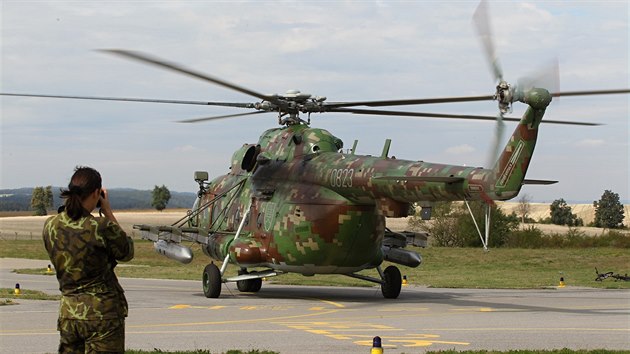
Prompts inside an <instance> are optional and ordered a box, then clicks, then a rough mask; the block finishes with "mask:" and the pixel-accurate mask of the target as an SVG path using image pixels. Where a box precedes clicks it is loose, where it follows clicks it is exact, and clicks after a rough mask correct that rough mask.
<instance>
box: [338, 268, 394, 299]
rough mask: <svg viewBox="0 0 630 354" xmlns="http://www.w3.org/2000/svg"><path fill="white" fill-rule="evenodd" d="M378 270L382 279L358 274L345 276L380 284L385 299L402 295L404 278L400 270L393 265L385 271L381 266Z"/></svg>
mask: <svg viewBox="0 0 630 354" xmlns="http://www.w3.org/2000/svg"><path fill="white" fill-rule="evenodd" d="M376 270H377V271H378V275H380V277H381V278H380V279H378V278H374V277H371V276H367V275H363V274H356V273H349V274H345V275H347V276H349V277H351V278H356V279H361V280H367V281H369V282H372V283H376V284H380V285H381V292H382V293H383V297H385V298H386V299H395V298H397V297H398V295H400V290H401V289H402V276H401V275H400V270H398V268H397V267H396V266H393V265H390V266H389V267H387V268H385V271H382V270H381V266H378V267H376Z"/></svg>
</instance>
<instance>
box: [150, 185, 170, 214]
mask: <svg viewBox="0 0 630 354" xmlns="http://www.w3.org/2000/svg"><path fill="white" fill-rule="evenodd" d="M152 195H153V201H152V202H151V206H152V207H154V208H155V209H157V210H158V211H162V210H164V209H165V208H166V204H168V201H169V200H170V199H171V192H170V191H169V190H168V188H166V186H165V185H162V187H158V186H155V188H153V193H152Z"/></svg>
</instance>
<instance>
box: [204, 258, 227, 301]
mask: <svg viewBox="0 0 630 354" xmlns="http://www.w3.org/2000/svg"><path fill="white" fill-rule="evenodd" d="M202 283H203V294H204V295H205V296H206V297H208V298H218V297H219V295H221V283H222V281H221V272H220V271H219V268H218V267H217V266H216V265H215V264H214V263H210V264H208V265H207V266H206V268H204V270H203V276H202Z"/></svg>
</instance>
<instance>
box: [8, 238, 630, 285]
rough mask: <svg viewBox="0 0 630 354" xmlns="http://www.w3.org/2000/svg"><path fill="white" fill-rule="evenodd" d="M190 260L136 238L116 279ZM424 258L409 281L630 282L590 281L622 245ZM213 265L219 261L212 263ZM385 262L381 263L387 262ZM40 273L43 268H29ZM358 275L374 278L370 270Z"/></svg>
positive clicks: (173, 270)
mask: <svg viewBox="0 0 630 354" xmlns="http://www.w3.org/2000/svg"><path fill="white" fill-rule="evenodd" d="M192 249H193V252H194V254H195V257H194V259H193V262H192V263H191V264H188V265H183V264H180V263H178V262H175V261H173V260H170V259H168V258H166V257H163V256H161V255H158V254H156V253H155V251H154V250H153V244H152V243H151V242H147V241H136V256H135V258H134V259H133V260H132V261H131V262H128V263H126V264H121V265H119V267H118V268H116V272H117V274H118V275H119V276H121V277H137V278H162V279H189V280H200V279H201V274H202V272H203V268H204V267H205V266H206V264H208V263H209V262H210V261H211V260H210V259H209V258H208V257H206V256H205V255H204V254H203V253H202V252H201V249H200V248H199V246H198V245H192ZM416 251H418V252H419V253H420V254H421V255H422V256H423V264H422V265H421V266H420V267H418V268H408V267H404V266H399V268H400V270H401V272H402V274H403V275H405V276H407V279H408V280H409V282H410V284H413V285H422V286H431V287H440V288H441V287H446V288H449V287H456V288H507V289H511V288H514V289H519V288H545V287H553V286H557V285H558V284H559V281H560V277H563V278H564V281H565V284H566V285H567V286H585V287H596V288H610V289H628V288H630V282H623V281H614V280H613V279H606V280H604V281H602V282H597V281H595V277H596V273H595V268H596V267H597V268H598V270H599V271H600V272H609V271H612V272H614V273H619V274H626V273H630V253H629V252H628V251H627V249H616V248H590V249H506V248H501V249H491V250H490V251H488V252H485V251H483V250H482V249H476V248H427V249H416ZM0 257H11V258H29V259H47V255H46V251H45V250H44V248H43V244H42V242H41V241H40V240H33V241H30V240H15V241H13V240H11V241H6V240H4V241H0ZM215 263H220V262H216V261H215ZM386 265H387V264H384V266H386ZM227 269H228V275H233V274H236V271H237V269H236V267H234V266H231V267H228V268H227ZM33 271H34V272H41V273H42V274H43V273H45V269H39V270H33ZM363 273H365V274H369V275H373V276H376V271H375V270H366V271H364V272H363ZM270 281H273V282H277V283H282V284H296V285H331V286H347V285H350V286H372V284H371V283H368V282H365V281H361V280H357V279H353V278H349V277H346V276H342V275H317V276H314V277H305V276H302V275H299V274H286V275H282V276H279V277H276V278H270Z"/></svg>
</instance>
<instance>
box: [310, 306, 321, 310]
mask: <svg viewBox="0 0 630 354" xmlns="http://www.w3.org/2000/svg"><path fill="white" fill-rule="evenodd" d="M323 309H324V308H323V307H321V306H318V307H311V308H310V309H309V310H311V311H321V310H323Z"/></svg>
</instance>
